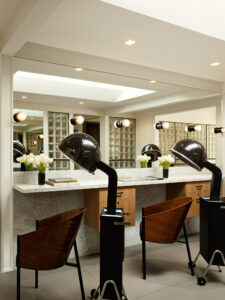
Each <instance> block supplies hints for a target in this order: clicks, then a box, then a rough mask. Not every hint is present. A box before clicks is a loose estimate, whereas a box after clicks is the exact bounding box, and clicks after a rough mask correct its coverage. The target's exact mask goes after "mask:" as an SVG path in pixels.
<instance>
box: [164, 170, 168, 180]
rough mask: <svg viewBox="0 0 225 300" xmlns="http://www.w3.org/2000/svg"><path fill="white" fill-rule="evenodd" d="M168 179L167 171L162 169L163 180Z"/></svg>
mask: <svg viewBox="0 0 225 300" xmlns="http://www.w3.org/2000/svg"><path fill="white" fill-rule="evenodd" d="M168 177H169V169H163V178H168Z"/></svg>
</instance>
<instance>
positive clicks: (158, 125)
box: [154, 121, 170, 129]
mask: <svg viewBox="0 0 225 300" xmlns="http://www.w3.org/2000/svg"><path fill="white" fill-rule="evenodd" d="M169 127H170V124H169V123H168V122H161V121H160V122H157V123H155V124H154V128H155V129H168V128H169Z"/></svg>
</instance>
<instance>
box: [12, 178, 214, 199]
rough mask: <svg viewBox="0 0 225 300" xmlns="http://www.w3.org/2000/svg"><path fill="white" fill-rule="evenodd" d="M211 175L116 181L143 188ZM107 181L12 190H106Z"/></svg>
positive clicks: (119, 183)
mask: <svg viewBox="0 0 225 300" xmlns="http://www.w3.org/2000/svg"><path fill="white" fill-rule="evenodd" d="M209 180H211V175H199V176H196V175H194V176H183V177H181V176H179V177H178V176H177V177H175V176H173V177H169V178H167V179H163V180H145V181H135V180H134V181H129V182H120V181H118V187H129V186H143V185H157V184H169V183H179V182H196V181H209ZM107 186H108V183H107V180H105V179H104V180H93V181H89V182H88V183H87V181H80V182H79V184H74V185H72V184H70V185H66V184H65V185H60V186H54V187H53V186H50V185H47V184H45V185H38V184H33V185H31V184H14V185H13V189H14V190H16V191H18V192H21V193H26V194H27V193H46V192H58V191H73V190H86V189H99V188H107Z"/></svg>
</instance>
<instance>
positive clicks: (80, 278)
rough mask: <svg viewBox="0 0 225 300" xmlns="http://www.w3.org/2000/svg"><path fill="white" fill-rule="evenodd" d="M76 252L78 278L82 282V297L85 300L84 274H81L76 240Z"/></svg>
mask: <svg viewBox="0 0 225 300" xmlns="http://www.w3.org/2000/svg"><path fill="white" fill-rule="evenodd" d="M74 252H75V258H76V264H77V271H78V276H79V281H80V290H81V296H82V300H85V293H84V285H83V279H82V274H81V268H80V260H79V255H78V250H77V243H76V240H75V241H74Z"/></svg>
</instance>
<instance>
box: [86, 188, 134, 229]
mask: <svg viewBox="0 0 225 300" xmlns="http://www.w3.org/2000/svg"><path fill="white" fill-rule="evenodd" d="M107 193H108V190H107V189H92V190H85V192H84V205H85V207H86V209H87V210H86V212H85V217H84V224H86V225H88V226H90V227H92V228H94V229H96V230H98V231H100V214H101V212H102V209H103V207H107ZM116 206H117V207H118V208H123V211H124V213H129V214H130V215H129V216H124V221H125V222H129V223H130V225H127V226H129V227H130V226H135V209H136V207H135V206H136V189H135V187H125V188H118V190H117V203H116Z"/></svg>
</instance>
